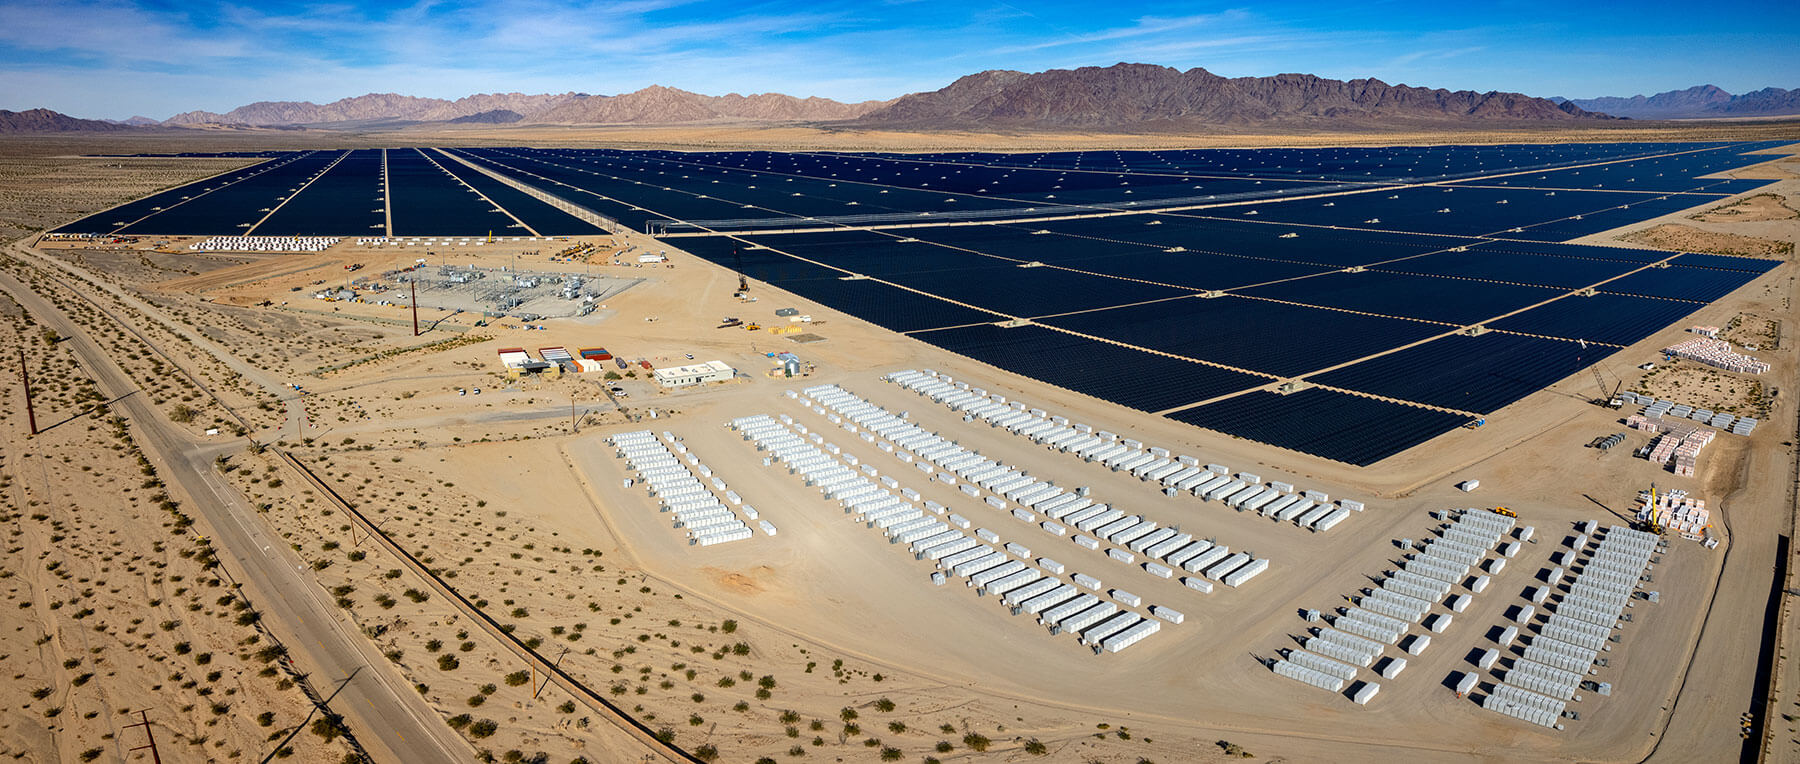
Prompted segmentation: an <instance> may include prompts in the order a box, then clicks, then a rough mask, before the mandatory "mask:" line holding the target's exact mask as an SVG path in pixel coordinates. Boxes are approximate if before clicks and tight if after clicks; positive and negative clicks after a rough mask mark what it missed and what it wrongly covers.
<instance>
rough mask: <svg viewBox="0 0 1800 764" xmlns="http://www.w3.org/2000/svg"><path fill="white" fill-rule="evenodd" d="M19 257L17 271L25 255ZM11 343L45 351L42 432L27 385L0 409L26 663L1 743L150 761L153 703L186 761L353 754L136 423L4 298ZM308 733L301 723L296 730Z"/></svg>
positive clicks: (18, 665) (18, 658)
mask: <svg viewBox="0 0 1800 764" xmlns="http://www.w3.org/2000/svg"><path fill="white" fill-rule="evenodd" d="M12 267H14V268H16V267H17V266H16V264H14V265H13V266H12ZM0 307H3V308H4V309H3V310H0V312H4V313H5V317H4V318H0V351H4V352H5V354H6V355H7V356H8V357H16V354H17V352H18V350H19V349H20V348H26V349H27V350H29V352H30V353H31V357H32V359H33V363H32V367H31V369H30V373H31V375H32V377H33V378H34V392H35V395H34V399H35V401H34V402H35V405H36V415H37V423H38V426H39V428H40V429H41V430H42V433H41V434H40V435H37V436H31V435H30V434H29V429H28V427H27V421H26V417H25V416H24V413H23V397H22V395H21V394H20V390H19V388H18V387H17V386H14V385H8V386H7V387H6V388H5V390H4V392H3V395H4V398H5V405H4V407H3V408H4V410H5V411H6V412H8V413H7V414H6V415H4V416H0V453H3V454H4V462H0V471H3V472H0V512H3V513H4V524H5V526H6V528H7V533H8V539H9V541H8V547H7V554H6V556H5V558H4V562H0V578H3V579H4V582H3V583H0V589H4V590H5V595H6V600H7V604H8V605H9V606H14V605H16V609H15V608H14V607H9V608H8V612H9V613H12V615H9V616H8V617H7V624H8V626H9V627H10V628H7V629H5V630H0V664H3V665H4V666H5V667H6V670H7V671H8V673H9V674H11V679H10V680H9V681H8V683H7V687H8V692H7V698H8V700H7V707H6V710H5V713H4V714H0V753H4V754H5V755H7V756H8V757H9V758H13V759H15V760H20V761H30V762H68V761H93V760H96V759H103V760H106V761H149V760H150V752H149V751H148V750H142V751H134V750H132V749H135V748H137V747H138V746H142V745H144V744H145V743H146V740H147V738H146V737H145V732H144V730H143V729H142V728H141V727H140V728H130V727H128V726H127V725H131V724H134V723H137V722H138V721H139V720H140V717H138V716H137V715H136V712H137V711H139V710H143V709H148V710H149V712H150V715H149V718H150V721H151V723H152V724H153V725H154V726H153V728H152V732H153V734H154V735H155V736H156V739H157V743H158V746H159V752H160V753H161V755H162V756H163V757H164V759H165V760H169V761H199V760H208V761H251V760H258V759H261V758H263V757H264V756H266V755H269V754H272V753H275V752H277V751H280V752H281V753H280V755H282V756H298V757H299V759H298V760H301V761H335V760H337V759H339V758H341V757H342V756H343V755H344V753H345V750H344V749H343V747H342V745H341V744H338V743H329V742H326V740H325V739H324V738H322V737H320V736H317V735H315V734H313V733H312V732H309V731H307V728H308V727H309V725H310V723H311V722H312V721H313V720H314V719H316V718H318V717H316V716H314V715H313V713H312V712H313V708H312V704H311V703H310V702H309V701H308V700H307V699H306V697H305V696H304V695H302V694H301V691H300V690H299V689H297V688H295V687H294V686H293V683H292V682H291V681H289V679H288V678H287V677H286V676H285V674H283V673H281V672H280V671H278V664H277V663H275V661H277V660H278V659H279V654H278V653H267V652H263V650H264V648H265V647H267V646H268V643H267V642H266V641H264V640H263V639H262V635H261V634H260V633H259V631H258V629H257V627H256V626H255V621H254V616H255V614H254V613H251V612H249V611H248V609H247V605H246V604H245V603H244V602H243V601H242V600H239V599H237V598H236V597H234V595H233V594H232V590H231V587H230V586H229V584H228V583H227V582H225V581H223V580H222V579H220V578H219V577H218V573H217V571H216V570H215V569H213V568H212V567H211V562H210V559H211V554H212V552H211V551H210V549H209V548H208V547H207V546H206V545H205V544H204V543H201V542H200V541H199V534H198V533H197V531H196V530H195V529H193V528H190V527H188V523H189V521H188V520H187V518H186V517H185V515H183V514H181V510H180V507H179V505H178V504H176V503H174V502H170V501H168V496H167V494H166V493H164V492H163V486H162V484H161V482H160V481H159V480H158V479H157V478H156V477H155V475H154V470H152V469H150V468H149V467H148V466H147V465H148V462H143V461H142V459H143V456H142V455H141V453H140V452H139V451H138V449H137V446H136V444H135V443H134V442H133V441H132V435H131V431H130V429H129V428H128V427H127V426H125V425H124V423H123V421H122V420H113V419H111V418H109V417H107V416H106V414H105V412H104V409H100V410H99V411H98V412H97V413H96V411H95V407H96V406H97V404H100V403H102V401H101V400H100V395H99V393H98V391H97V390H96V389H95V388H94V385H93V383H92V382H91V380H89V379H88V378H87V377H86V376H85V375H84V372H83V370H82V369H81V367H80V366H79V365H77V364H76V363H75V361H74V358H73V356H72V355H71V354H69V353H68V352H67V351H66V350H64V349H62V347H61V346H60V345H48V344H46V343H45V341H44V337H43V334H42V332H43V329H42V327H39V326H36V325H34V324H33V322H32V321H31V319H30V317H29V316H28V315H25V314H23V313H22V312H21V311H20V310H19V307H18V305H17V304H15V303H13V302H12V300H10V299H9V298H6V297H3V296H0ZM290 733H297V734H291V735H290Z"/></svg>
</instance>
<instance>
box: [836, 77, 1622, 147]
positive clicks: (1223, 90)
mask: <svg viewBox="0 0 1800 764" xmlns="http://www.w3.org/2000/svg"><path fill="white" fill-rule="evenodd" d="M1603 119H1611V117H1608V116H1607V115H1605V114H1595V113H1592V112H1588V111H1586V110H1584V109H1582V108H1580V107H1578V106H1575V105H1572V104H1567V103H1564V104H1558V103H1555V102H1553V101H1549V100H1547V99H1543V98H1533V97H1531V96H1527V95H1521V94H1519V93H1501V92H1488V93H1477V92H1474V91H1471V90H1457V91H1450V90H1436V89H1430V88H1419V87H1410V86H1407V85H1389V84H1387V83H1385V82H1382V81H1380V80H1376V79H1356V80H1348V81H1345V80H1330V79H1325V78H1323V77H1315V76H1313V75H1310V74H1278V75H1275V76H1272V77H1236V78H1226V77H1220V76H1219V75H1216V74H1213V73H1212V72H1209V71H1206V70H1205V69H1200V68H1194V69H1189V70H1187V71H1185V72H1184V71H1181V70H1179V69H1172V68H1169V67H1166V66H1153V65H1150V64H1116V65H1113V66H1108V67H1082V68H1080V69H1052V70H1050V71H1046V72H1039V73H1036V74H1027V73H1025V72H1015V71H1007V70H996V71H986V72H981V73H979V74H971V75H968V76H966V77H962V78H961V79H958V80H957V81H955V82H953V83H951V84H950V85H949V86H948V87H945V88H943V89H941V90H936V91H932V92H930V93H915V94H913V95H908V96H902V97H900V98H898V99H895V100H894V101H893V102H892V103H890V104H888V105H886V106H884V107H882V108H879V109H876V110H874V111H872V112H870V113H868V114H866V115H864V116H862V117H860V118H858V119H855V120H852V121H851V123H850V124H852V125H855V126H858V127H882V128H904V129H925V130H941V129H957V128H969V129H974V128H980V129H1009V128H1010V129H1033V130H1046V129H1067V128H1074V129H1115V130H1118V129H1122V130H1128V131H1146V132H1171V131H1186V130H1205V129H1207V128H1211V127H1228V128H1245V127H1264V126H1275V127H1382V126H1395V125H1411V124H1419V123H1431V124H1433V125H1455V124H1464V125H1471V124H1474V123H1483V124H1486V123H1493V122H1562V121H1570V120H1603Z"/></svg>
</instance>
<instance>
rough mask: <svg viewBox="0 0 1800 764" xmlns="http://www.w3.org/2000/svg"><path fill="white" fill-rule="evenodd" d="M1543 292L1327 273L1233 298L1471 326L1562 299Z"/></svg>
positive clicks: (1494, 285) (1507, 286)
mask: <svg viewBox="0 0 1800 764" xmlns="http://www.w3.org/2000/svg"><path fill="white" fill-rule="evenodd" d="M1562 293H1563V290H1557V289H1549V288H1545V287H1534V286H1518V285H1514V284H1500V283H1495V282H1491V281H1473V280H1470V279H1447V278H1439V277H1436V276H1413V275H1408V274H1403V273H1384V272H1381V271H1363V272H1362V273H1329V274H1325V275H1323V276H1314V277H1312V278H1307V279H1295V280H1293V281H1284V282H1281V283H1278V284H1270V285H1267V286H1259V287H1251V288H1249V289H1244V290H1240V291H1239V292H1238V294H1242V295H1246V296H1250V297H1266V298H1268V299H1271V300H1283V301H1286V302H1297V303H1303V304H1306V305H1318V306H1321V307H1328V308H1342V309H1344V310H1354V311H1359V312H1363V313H1379V314H1381V315H1387V316H1399V317H1402V318H1418V319H1424V320H1428V321H1445V322H1449V323H1452V324H1474V323H1479V322H1481V321H1484V320H1487V319H1490V318H1493V317H1494V316H1498V315H1502V314H1505V313H1511V312H1512V311H1515V310H1518V309H1520V308H1523V307H1526V306H1528V305H1535V304H1537V303H1540V302H1543V301H1545V300H1549V299H1551V298H1554V297H1556V296H1557V295H1559V294H1562Z"/></svg>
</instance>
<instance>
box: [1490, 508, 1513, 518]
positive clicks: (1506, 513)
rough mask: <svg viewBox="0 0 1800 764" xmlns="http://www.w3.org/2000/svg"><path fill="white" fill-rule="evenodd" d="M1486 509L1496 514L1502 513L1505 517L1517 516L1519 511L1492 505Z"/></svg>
mask: <svg viewBox="0 0 1800 764" xmlns="http://www.w3.org/2000/svg"><path fill="white" fill-rule="evenodd" d="M1488 511H1489V512H1492V513H1494V514H1496V515H1503V516H1505V517H1512V518H1517V517H1518V516H1519V513H1517V512H1514V511H1512V510H1510V509H1507V508H1506V507H1493V508H1491V509H1489V510H1488Z"/></svg>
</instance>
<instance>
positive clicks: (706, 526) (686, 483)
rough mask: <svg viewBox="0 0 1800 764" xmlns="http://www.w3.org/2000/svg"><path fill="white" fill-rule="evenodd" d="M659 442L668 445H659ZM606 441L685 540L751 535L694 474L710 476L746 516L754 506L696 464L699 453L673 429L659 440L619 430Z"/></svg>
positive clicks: (701, 543)
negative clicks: (672, 448)
mask: <svg viewBox="0 0 1800 764" xmlns="http://www.w3.org/2000/svg"><path fill="white" fill-rule="evenodd" d="M664 441H667V443H668V444H669V445H664ZM607 442H609V443H612V444H613V445H614V446H615V447H617V448H618V456H619V458H621V459H624V460H625V463H626V464H628V465H630V466H631V468H632V469H633V470H634V471H636V472H637V474H638V476H639V477H640V478H641V479H642V480H643V481H644V482H645V483H646V484H647V485H648V488H649V490H650V495H651V496H654V497H656V498H657V501H659V502H660V503H661V504H662V511H664V512H668V513H670V514H671V515H672V516H673V518H674V526H675V527H676V528H677V529H682V530H684V531H685V532H686V534H687V537H688V543H689V544H692V545H695V546H712V545H713V544H723V543H727V542H731V541H743V540H744V539H747V538H750V537H751V536H752V535H753V534H752V533H751V532H750V528H749V526H746V525H744V523H743V521H742V520H739V519H738V517H737V515H736V514H735V513H733V512H732V511H731V509H730V508H729V507H727V506H725V504H724V503H723V502H720V501H719V498H718V497H717V496H715V495H713V492H712V491H711V490H708V489H707V487H706V486H705V485H703V484H702V483H701V482H700V478H701V477H706V478H710V479H711V480H712V483H713V487H714V488H716V489H718V490H720V491H723V492H724V493H725V497H726V499H727V500H729V501H730V502H731V503H733V504H738V505H742V506H743V510H744V514H745V515H746V516H748V517H750V519H752V520H754V519H756V510H755V509H754V508H752V507H750V506H749V505H747V504H743V499H742V498H741V497H739V496H738V495H737V493H736V492H734V491H732V490H730V489H729V488H726V487H725V481H724V480H722V479H720V478H719V477H718V476H716V475H713V474H712V468H711V467H708V466H706V465H705V464H702V463H701V462H700V458H699V457H697V456H695V455H694V454H693V453H691V452H689V451H688V448H687V446H686V445H684V444H682V443H680V442H678V441H677V440H676V439H675V436H674V434H672V433H669V432H664V433H663V440H662V441H659V440H657V439H656V436H655V435H653V434H651V433H650V431H649V430H639V431H637V432H622V433H619V434H617V435H613V436H611V437H608V438H607ZM669 446H674V448H675V451H676V452H677V453H680V454H681V455H682V456H683V457H684V458H685V459H686V463H683V461H682V459H680V458H677V457H676V456H675V453H671V452H670V451H669ZM696 473H698V474H696ZM631 484H632V481H631V479H629V478H627V479H626V480H625V486H626V487H628V488H629V487H630V486H631ZM765 530H768V529H767V528H765ZM769 535H774V534H773V533H770V534H769Z"/></svg>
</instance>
